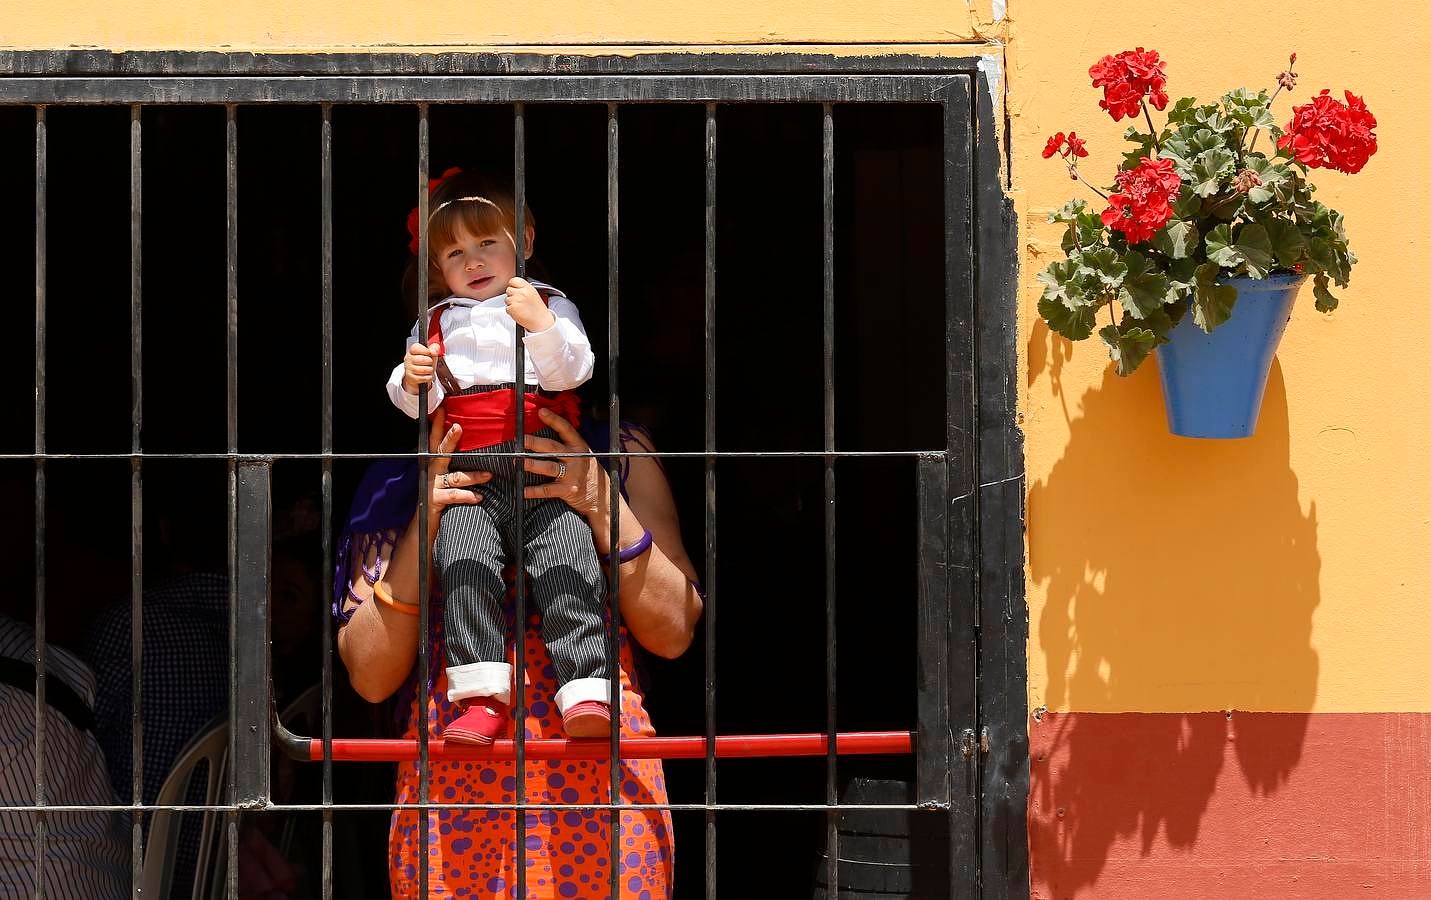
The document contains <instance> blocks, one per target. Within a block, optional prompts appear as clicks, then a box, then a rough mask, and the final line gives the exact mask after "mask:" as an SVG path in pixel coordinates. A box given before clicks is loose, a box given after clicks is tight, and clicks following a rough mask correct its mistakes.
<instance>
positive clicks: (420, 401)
mask: <svg viewBox="0 0 1431 900" xmlns="http://www.w3.org/2000/svg"><path fill="white" fill-rule="evenodd" d="M427 170H428V125H427V104H426V103H419V104H418V105H417V220H418V222H420V223H422V225H421V227H420V228H419V229H418V232H417V319H418V329H417V334H418V339H419V340H426V339H427V329H428V321H427V319H428V309H427V276H428V271H429V270H430V269H431V264H430V262H429V257H428V250H427V217H428V199H429V198H428V192H427V176H428V171H427ZM427 401H428V391H427V385H425V384H424V385H421V386H419V387H418V391H417V450H418V454H419V455H418V458H417V459H418V463H417V471H418V477H417V484H418V491H417V496H418V511H419V514H418V517H417V538H418V540H417V546H418V567H417V595H418V604H419V606H418V610H417V614H418V627H417V673H418V675H417V723H418V725H417V784H418V798H417V808H418V818H419V819H420V820H421V821H420V824H419V825H418V837H419V843H418V846H419V847H421V848H422V850H421V852H419V853H418V857H419V860H418V869H417V883H418V892H419V894H420V895H421V896H423V897H426V896H427V894H428V890H427V882H428V865H429V863H428V858H427V841H428V838H429V834H428V831H429V828H430V823H429V822H428V820H427V816H428V813H427V799H428V798H427V790H428V780H429V774H430V773H429V772H428V747H427V741H428V733H427V729H428V727H429V724H428V719H427V705H428V703H430V702H431V699H432V698H431V693H432V689H431V686H430V685H429V681H430V680H431V677H432V668H431V663H430V662H429V654H430V653H431V652H432V637H431V636H432V622H431V619H430V615H429V611H428V608H427V605H428V595H429V593H430V591H431V584H430V583H429V582H430V580H431V571H430V568H431V562H430V560H429V558H428V556H429V554H430V553H431V551H432V536H431V535H429V534H428V521H427V519H428V516H429V515H430V512H429V506H430V501H431V491H430V490H429V480H428V459H427V451H428V422H427Z"/></svg>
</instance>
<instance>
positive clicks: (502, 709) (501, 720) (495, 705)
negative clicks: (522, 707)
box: [442, 697, 511, 747]
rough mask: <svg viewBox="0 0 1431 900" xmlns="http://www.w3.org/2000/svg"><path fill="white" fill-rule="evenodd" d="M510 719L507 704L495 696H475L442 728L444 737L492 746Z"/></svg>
mask: <svg viewBox="0 0 1431 900" xmlns="http://www.w3.org/2000/svg"><path fill="white" fill-rule="evenodd" d="M510 719H511V716H510V714H509V712H508V710H507V704H505V703H503V702H502V701H500V700H497V699H496V698H494V697H474V698H472V699H471V700H470V701H468V702H466V703H464V704H463V706H462V714H461V715H459V716H458V717H457V718H455V719H453V720H452V721H451V722H450V723H449V724H448V726H447V727H446V728H444V729H442V737H443V739H444V740H448V741H452V742H453V743H457V744H477V745H479V746H482V747H490V746H491V745H492V742H493V741H494V740H496V739H497V735H499V734H501V733H502V731H503V729H505V728H506V727H507V722H508V721H510Z"/></svg>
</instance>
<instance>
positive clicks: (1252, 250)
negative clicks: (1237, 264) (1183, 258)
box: [1209, 222, 1272, 278]
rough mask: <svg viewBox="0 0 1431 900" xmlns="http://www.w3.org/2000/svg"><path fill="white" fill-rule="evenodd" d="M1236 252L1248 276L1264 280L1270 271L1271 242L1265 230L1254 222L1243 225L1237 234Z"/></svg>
mask: <svg viewBox="0 0 1431 900" xmlns="http://www.w3.org/2000/svg"><path fill="white" fill-rule="evenodd" d="M1237 252H1238V253H1241V254H1242V260H1243V264H1244V265H1245V266H1246V267H1247V274H1248V275H1249V276H1251V277H1253V278H1266V277H1267V275H1268V274H1269V273H1270V272H1271V271H1272V241H1271V239H1270V238H1268V237H1267V229H1266V228H1264V227H1262V226H1261V225H1258V224H1257V223H1256V222H1252V223H1249V224H1247V225H1243V226H1242V230H1241V231H1239V232H1238V233H1237ZM1209 258H1210V257H1209Z"/></svg>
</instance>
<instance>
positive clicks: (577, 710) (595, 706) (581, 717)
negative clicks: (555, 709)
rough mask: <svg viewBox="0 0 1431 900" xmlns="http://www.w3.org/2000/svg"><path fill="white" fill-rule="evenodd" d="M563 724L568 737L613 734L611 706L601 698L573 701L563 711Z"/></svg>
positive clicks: (596, 736) (597, 736)
mask: <svg viewBox="0 0 1431 900" xmlns="http://www.w3.org/2000/svg"><path fill="white" fill-rule="evenodd" d="M561 724H562V728H564V729H566V733H567V736H568V737H574V738H599V737H607V736H608V735H610V734H611V707H610V706H608V705H607V704H605V703H602V702H601V701H600V700H584V701H582V702H581V703H573V704H572V705H571V706H568V707H567V709H566V712H564V713H562V716H561Z"/></svg>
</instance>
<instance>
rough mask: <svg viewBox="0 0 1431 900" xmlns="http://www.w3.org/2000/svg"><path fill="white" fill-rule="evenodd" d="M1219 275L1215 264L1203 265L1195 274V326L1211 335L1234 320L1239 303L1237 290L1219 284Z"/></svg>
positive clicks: (1193, 311) (1193, 305)
mask: <svg viewBox="0 0 1431 900" xmlns="http://www.w3.org/2000/svg"><path fill="white" fill-rule="evenodd" d="M1209 255H1210V254H1209ZM1217 275H1218V266H1217V263H1214V262H1207V263H1203V264H1202V265H1200V266H1198V267H1197V271H1196V272H1195V273H1194V278H1195V282H1194V284H1193V302H1192V314H1193V324H1195V325H1197V327H1199V328H1201V329H1202V330H1203V331H1206V332H1208V333H1209V334H1211V333H1212V330H1213V329H1214V328H1216V327H1217V326H1219V325H1221V324H1222V323H1223V322H1226V321H1227V320H1228V319H1230V318H1232V306H1233V304H1235V303H1236V302H1237V288H1235V287H1232V286H1230V285H1226V284H1218V283H1217Z"/></svg>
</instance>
